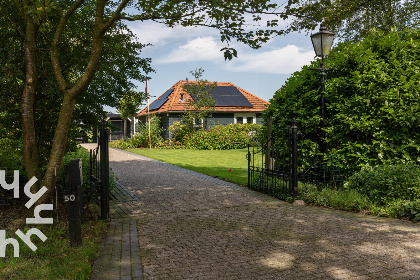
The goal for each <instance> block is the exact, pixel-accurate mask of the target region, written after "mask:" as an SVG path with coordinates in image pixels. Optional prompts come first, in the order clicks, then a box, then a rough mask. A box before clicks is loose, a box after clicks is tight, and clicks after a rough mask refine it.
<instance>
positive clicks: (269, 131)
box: [265, 118, 273, 171]
mask: <svg viewBox="0 0 420 280" xmlns="http://www.w3.org/2000/svg"><path fill="white" fill-rule="evenodd" d="M272 133H273V119H272V118H269V119H268V123H267V150H266V151H265V169H266V170H267V171H268V170H269V169H270V167H271V164H270V163H271V159H270V152H271V140H272V139H271V136H272Z"/></svg>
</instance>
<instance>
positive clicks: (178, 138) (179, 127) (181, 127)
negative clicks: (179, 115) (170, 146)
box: [169, 121, 192, 144]
mask: <svg viewBox="0 0 420 280" xmlns="http://www.w3.org/2000/svg"><path fill="white" fill-rule="evenodd" d="M169 131H170V132H171V134H172V141H174V142H179V143H181V144H185V140H186V136H188V135H189V134H190V133H191V132H192V130H191V128H190V127H189V126H188V125H185V124H182V123H181V121H175V122H174V123H173V124H172V125H171V126H170V127H169Z"/></svg>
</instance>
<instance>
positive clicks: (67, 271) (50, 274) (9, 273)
mask: <svg viewBox="0 0 420 280" xmlns="http://www.w3.org/2000/svg"><path fill="white" fill-rule="evenodd" d="M40 230H41V231H42V232H43V233H44V234H45V235H46V236H47V238H48V239H47V240H46V241H45V242H42V241H40V240H39V239H38V238H37V237H33V238H32V242H34V244H35V245H36V246H37V247H38V249H37V250H36V251H35V252H33V251H32V250H31V249H30V248H29V247H28V246H27V245H26V244H25V243H23V242H22V241H21V240H20V239H19V238H18V237H17V236H16V234H15V233H14V232H10V231H9V232H8V234H7V238H9V237H13V238H15V239H16V240H19V248H20V250H19V253H20V254H19V257H18V258H15V257H13V247H12V246H11V245H9V246H7V249H6V257H4V258H0V279H11V280H12V279H13V280H14V279H16V280H25V279H43V280H44V279H52V280H53V279H69V280H70V279H89V276H90V274H91V271H92V266H91V265H92V263H93V261H94V260H95V259H96V258H97V257H98V255H99V244H98V243H99V241H100V240H101V238H102V237H103V236H104V234H105V233H106V231H107V223H105V222H103V221H89V222H86V223H84V224H83V225H82V238H83V245H82V246H81V247H77V248H76V247H70V241H69V240H70V239H69V234H68V225H67V224H66V223H64V222H62V223H59V224H55V225H54V226H52V227H47V226H43V227H42V229H41V227H40ZM23 232H26V230H25V229H24V230H23Z"/></svg>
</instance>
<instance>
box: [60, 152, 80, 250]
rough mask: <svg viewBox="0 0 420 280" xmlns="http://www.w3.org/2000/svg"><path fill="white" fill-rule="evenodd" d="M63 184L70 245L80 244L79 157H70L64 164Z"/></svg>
mask: <svg viewBox="0 0 420 280" xmlns="http://www.w3.org/2000/svg"><path fill="white" fill-rule="evenodd" d="M64 170H65V184H66V188H67V194H66V195H65V196H64V201H65V202H67V215H68V222H69V235H70V245H71V246H76V247H79V246H82V229H81V224H82V219H83V197H82V185H83V171H82V162H81V160H80V159H72V160H70V162H69V163H68V164H67V165H65V166H64Z"/></svg>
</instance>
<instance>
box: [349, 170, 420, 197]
mask: <svg viewBox="0 0 420 280" xmlns="http://www.w3.org/2000/svg"><path fill="white" fill-rule="evenodd" d="M346 187H347V188H349V189H356V190H358V191H359V192H361V193H362V194H365V195H366V196H367V197H369V199H370V200H372V201H373V202H375V203H376V204H378V205H386V204H389V203H391V202H395V201H398V200H415V199H419V198H420V166H419V165H413V164H398V165H380V166H375V167H366V168H364V169H362V170H361V171H360V172H357V173H355V174H354V175H353V176H351V177H350V178H349V181H348V183H346Z"/></svg>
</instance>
